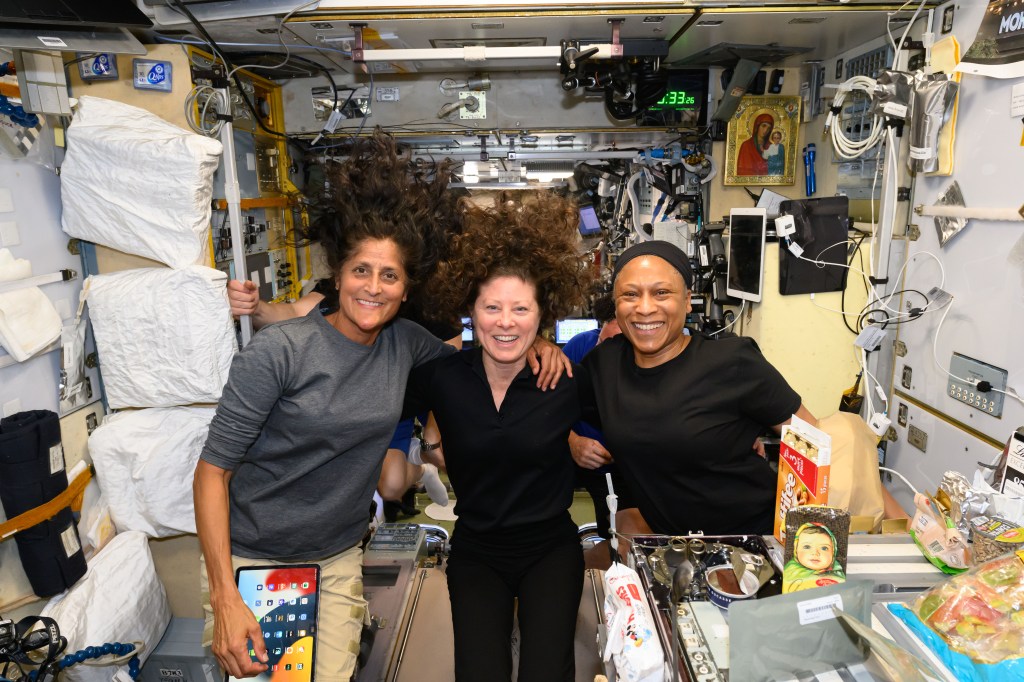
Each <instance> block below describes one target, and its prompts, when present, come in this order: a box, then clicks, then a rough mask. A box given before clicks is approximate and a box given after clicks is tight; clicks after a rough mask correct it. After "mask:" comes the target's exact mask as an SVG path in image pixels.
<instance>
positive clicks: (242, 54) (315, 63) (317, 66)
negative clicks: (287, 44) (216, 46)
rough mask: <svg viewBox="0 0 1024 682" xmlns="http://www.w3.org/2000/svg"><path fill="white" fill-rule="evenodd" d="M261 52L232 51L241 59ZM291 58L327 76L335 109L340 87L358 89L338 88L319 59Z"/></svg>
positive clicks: (249, 67)
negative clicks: (332, 93)
mask: <svg viewBox="0 0 1024 682" xmlns="http://www.w3.org/2000/svg"><path fill="white" fill-rule="evenodd" d="M318 1H319V0H318ZM259 54H262V53H260V52H232V53H231V55H232V56H233V57H238V58H239V59H246V58H248V57H254V56H257V55H259ZM290 60H291V61H299V62H303V63H306V64H309V65H310V66H312V67H313V68H314V69H316V70H317V71H320V72H321V73H323V74H324V76H325V77H326V78H327V80H328V82H330V84H331V90H332V91H333V92H334V108H335V109H337V108H338V91H339V89H340V90H346V89H347V90H349V91H351V92H353V93H354V92H355V90H356V88H338V85H337V83H335V81H334V76H333V75H331V71H330V69H328V68H327V67H326V66H324V65H323V64H321V63H320V62H318V61H316V60H314V59H307V58H306V57H303V56H301V55H297V54H293V55H291V58H290ZM239 68H241V67H239ZM246 68H248V69H251V70H256V69H269V68H277V67H269V66H262V65H260V64H250V65H248V66H247V67H246ZM349 99H350V100H351V99H352V97H351V95H350V96H349ZM346 104H348V102H346Z"/></svg>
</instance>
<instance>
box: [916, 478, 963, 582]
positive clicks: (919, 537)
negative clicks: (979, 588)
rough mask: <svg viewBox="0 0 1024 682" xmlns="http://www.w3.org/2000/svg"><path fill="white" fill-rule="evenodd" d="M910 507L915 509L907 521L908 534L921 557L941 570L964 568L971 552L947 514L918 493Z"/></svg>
mask: <svg viewBox="0 0 1024 682" xmlns="http://www.w3.org/2000/svg"><path fill="white" fill-rule="evenodd" d="M914 506H915V507H916V508H917V511H916V512H915V513H914V518H913V520H912V521H911V522H910V537H912V538H914V542H915V543H917V546H918V547H919V548H920V549H921V552H922V553H923V554H924V557H925V558H926V559H928V561H930V562H931V563H932V564H933V565H935V566H936V567H937V568H939V569H940V570H941V571H942V572H943V573H951V574H955V573H961V572H963V571H964V570H966V568H967V566H968V564H969V563H970V560H971V552H970V550H969V549H968V548H967V540H966V539H965V538H964V537H963V535H961V534H960V531H958V530H957V529H956V526H955V524H954V523H953V521H952V520H950V518H949V515H948V514H947V513H946V512H945V511H944V510H943V509H942V508H941V507H939V505H938V503H937V502H935V500H934V499H932V498H930V497H928V496H927V495H922V494H920V493H918V494H917V495H914Z"/></svg>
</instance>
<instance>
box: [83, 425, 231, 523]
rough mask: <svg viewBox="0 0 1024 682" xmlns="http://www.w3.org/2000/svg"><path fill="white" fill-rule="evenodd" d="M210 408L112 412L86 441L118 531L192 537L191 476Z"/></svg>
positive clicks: (193, 519)
mask: <svg viewBox="0 0 1024 682" xmlns="http://www.w3.org/2000/svg"><path fill="white" fill-rule="evenodd" d="M214 412H216V409H215V408H212V407H155V408H152V409H149V410H132V411H127V412H118V413H117V414H113V415H110V416H108V417H107V418H106V419H104V420H103V424H102V425H101V426H100V427H99V428H97V429H96V430H95V431H93V432H92V435H91V436H89V456H90V457H91V458H92V463H93V464H94V465H95V467H96V478H97V479H98V480H99V483H100V488H102V490H103V495H104V497H105V498H106V500H107V504H108V505H109V506H110V515H111V518H112V519H113V521H114V525H115V526H117V530H118V531H120V532H124V531H128V530H137V531H141V532H143V533H145V534H147V535H149V536H151V537H155V538H160V537H168V536H171V535H180V534H182V533H195V532H196V519H195V511H194V509H193V507H192V475H193V473H194V472H195V469H196V462H197V461H198V460H199V453H200V452H202V450H203V444H204V443H205V442H206V434H207V432H208V431H209V428H210V420H212V419H213V414H214Z"/></svg>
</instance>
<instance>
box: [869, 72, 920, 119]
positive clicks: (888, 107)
mask: <svg viewBox="0 0 1024 682" xmlns="http://www.w3.org/2000/svg"><path fill="white" fill-rule="evenodd" d="M913 94H914V74H912V73H907V72H905V71H892V70H889V69H884V70H882V72H881V73H879V74H878V79H877V80H876V81H875V89H874V92H873V93H872V96H871V113H872V114H874V115H875V116H884V117H888V118H899V119H906V118H907V117H908V116H909V115H910V109H911V97H912V96H913Z"/></svg>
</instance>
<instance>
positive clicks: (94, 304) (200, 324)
mask: <svg viewBox="0 0 1024 682" xmlns="http://www.w3.org/2000/svg"><path fill="white" fill-rule="evenodd" d="M226 281H227V275H226V274H224V273H223V272H221V271H220V270H214V269H213V268H207V267H202V266H199V265H193V266H190V267H187V268H184V269H181V270H170V269H167V268H142V269H139V270H123V271H121V272H115V273H111V274H109V275H94V276H92V277H90V278H89V279H88V280H86V286H87V287H89V291H88V294H87V295H88V302H89V317H90V318H91V320H92V328H93V332H94V334H95V337H96V347H97V349H98V351H99V356H100V365H101V371H102V372H103V384H104V386H105V388H106V392H107V401H108V403H109V405H110V407H111V408H112V409H121V408H125V407H172V406H174V405H189V404H192V403H214V402H217V400H219V399H220V394H221V390H222V389H223V388H224V383H225V382H226V381H227V378H228V370H229V369H230V367H231V360H232V358H233V357H234V355H235V351H236V350H237V342H236V340H235V329H234V325H233V323H232V321H231V309H230V307H229V305H228V298H227V290H226V288H225V283H226Z"/></svg>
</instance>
